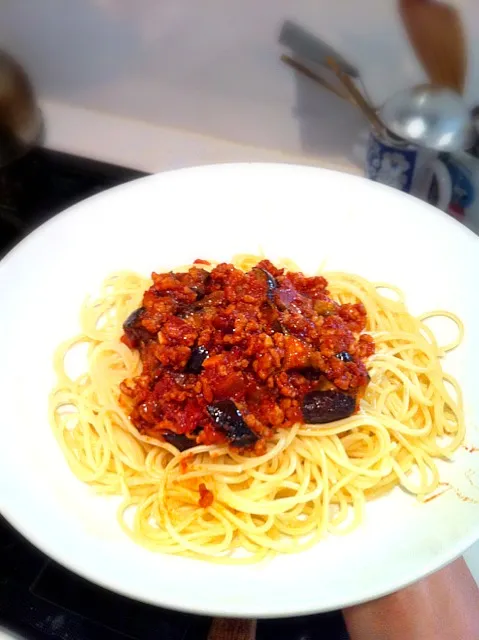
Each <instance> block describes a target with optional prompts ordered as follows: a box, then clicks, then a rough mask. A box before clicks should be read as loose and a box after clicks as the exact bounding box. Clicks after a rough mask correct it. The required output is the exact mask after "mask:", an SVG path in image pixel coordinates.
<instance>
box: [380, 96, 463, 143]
mask: <svg viewBox="0 0 479 640" xmlns="http://www.w3.org/2000/svg"><path fill="white" fill-rule="evenodd" d="M380 115H381V119H382V121H383V122H384V124H385V125H386V127H387V128H388V129H389V131H391V132H392V133H393V134H395V135H397V136H399V137H400V138H402V139H404V140H407V141H408V142H411V143H412V144H415V145H418V146H421V147H425V148H427V149H435V150H436V151H452V152H454V151H461V150H464V149H468V148H469V147H470V146H471V145H472V144H473V141H474V134H473V124H472V118H471V114H470V112H469V109H468V107H467V105H466V104H465V102H464V100H463V98H462V96H460V95H459V94H458V93H456V92H455V91H452V90H451V89H447V88H444V87H438V86H433V85H420V86H417V87H413V88H412V89H406V90H405V91H400V92H399V93H396V94H395V95H393V96H392V97H391V98H389V99H388V100H387V101H386V102H385V104H384V105H383V107H382V108H381V112H380Z"/></svg>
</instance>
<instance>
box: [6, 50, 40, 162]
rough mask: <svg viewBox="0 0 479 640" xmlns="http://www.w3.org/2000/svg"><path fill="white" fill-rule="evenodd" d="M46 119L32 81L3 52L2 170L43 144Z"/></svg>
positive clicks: (17, 64)
mask: <svg viewBox="0 0 479 640" xmlns="http://www.w3.org/2000/svg"><path fill="white" fill-rule="evenodd" d="M42 135H43V119H42V114H41V112H40V109H39V108H38V105H37V101H36V97H35V92H34V90H33V87H32V85H31V83H30V80H29V78H28V76H27V74H26V73H25V71H24V70H23V68H22V67H21V66H20V64H19V63H18V62H17V61H16V60H14V59H13V58H12V57H11V56H10V55H9V54H8V53H6V52H5V51H1V50H0V167H1V166H5V165H6V164H9V163H10V162H12V161H13V160H16V159H17V158H19V157H20V156H22V155H23V154H25V153H26V152H27V151H28V150H29V149H30V148H31V147H32V146H34V145H35V144H37V143H39V142H40V141H41V138H42Z"/></svg>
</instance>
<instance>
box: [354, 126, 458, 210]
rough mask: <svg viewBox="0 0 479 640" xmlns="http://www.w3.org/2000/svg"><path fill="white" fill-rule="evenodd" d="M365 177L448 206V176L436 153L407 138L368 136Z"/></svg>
mask: <svg viewBox="0 0 479 640" xmlns="http://www.w3.org/2000/svg"><path fill="white" fill-rule="evenodd" d="M365 174H366V177H368V178H370V179H371V180H374V181H375V182H381V183H382V184H386V185H388V186H390V187H394V188H395V189H399V190H400V191H405V192H406V193H411V194H412V195H415V196H417V197H418V198H421V199H422V200H426V201H427V202H430V203H431V204H434V205H435V206H437V207H439V208H440V209H442V210H444V211H445V210H447V208H448V205H449V202H450V200H451V177H450V175H449V172H448V171H447V169H446V168H445V166H444V164H443V163H442V162H441V161H440V160H438V157H437V153H435V152H434V151H429V150H428V149H422V148H420V147H416V146H414V145H411V144H408V143H406V142H404V143H400V142H396V141H394V142H393V141H392V140H390V139H386V138H382V137H379V136H377V135H376V134H374V133H371V134H370V136H369V141H368V145H367V149H366V158H365Z"/></svg>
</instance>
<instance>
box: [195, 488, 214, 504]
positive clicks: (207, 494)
mask: <svg viewBox="0 0 479 640" xmlns="http://www.w3.org/2000/svg"><path fill="white" fill-rule="evenodd" d="M198 489H199V492H200V499H199V501H198V504H199V505H200V507H203V509H207V508H208V507H211V505H212V504H213V501H214V496H213V494H212V493H211V491H209V490H208V489H207V488H206V485H205V484H203V483H201V484H200V486H199V487H198Z"/></svg>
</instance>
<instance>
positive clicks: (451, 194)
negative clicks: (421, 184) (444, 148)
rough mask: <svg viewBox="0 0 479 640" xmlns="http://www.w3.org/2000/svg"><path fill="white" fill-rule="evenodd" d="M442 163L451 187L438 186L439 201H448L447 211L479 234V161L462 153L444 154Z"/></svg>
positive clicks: (444, 184)
mask: <svg viewBox="0 0 479 640" xmlns="http://www.w3.org/2000/svg"><path fill="white" fill-rule="evenodd" d="M436 162H440V163H441V164H442V165H443V167H444V168H445V170H446V171H447V172H448V174H449V177H450V182H451V184H450V187H448V185H447V184H446V182H444V183H438V184H437V191H438V194H439V199H441V200H443V199H446V200H447V201H448V203H447V206H446V207H445V209H444V210H445V211H447V212H448V213H450V214H451V215H452V216H454V217H455V218H457V219H458V220H459V221H460V222H462V223H463V224H464V225H466V227H469V229H472V231H475V232H476V233H477V234H479V159H478V158H475V157H474V156H471V155H470V154H468V153H465V152H462V153H458V154H454V155H449V154H442V155H441V156H440V157H439V159H438V160H437V161H436Z"/></svg>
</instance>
